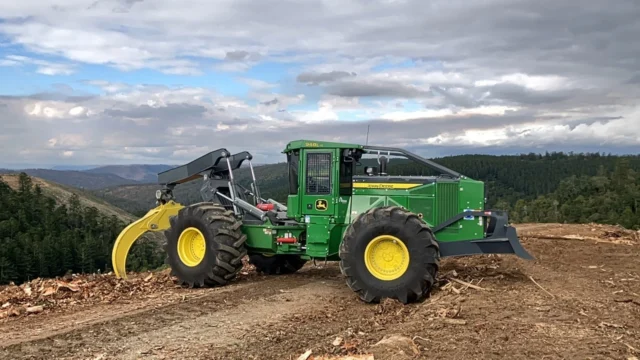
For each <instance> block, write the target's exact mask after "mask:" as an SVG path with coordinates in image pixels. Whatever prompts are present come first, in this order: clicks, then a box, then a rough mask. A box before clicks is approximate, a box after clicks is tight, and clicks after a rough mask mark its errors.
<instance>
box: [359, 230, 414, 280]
mask: <svg viewBox="0 0 640 360" xmlns="http://www.w3.org/2000/svg"><path fill="white" fill-rule="evenodd" d="M364 263H365V265H366V266H367V270H369V272H370V273H371V275H373V276H375V277H376V278H378V279H380V280H386V281H391V280H395V279H397V278H399V277H400V276H402V274H404V273H405V272H406V271H407V268H409V250H408V249H407V247H406V246H405V244H404V243H403V242H402V241H401V240H400V239H398V238H397V237H395V236H391V235H381V236H378V237H376V238H375V239H373V240H371V242H370V243H369V245H367V248H366V249H365V250H364Z"/></svg>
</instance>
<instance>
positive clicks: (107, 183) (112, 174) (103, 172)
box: [0, 165, 173, 190]
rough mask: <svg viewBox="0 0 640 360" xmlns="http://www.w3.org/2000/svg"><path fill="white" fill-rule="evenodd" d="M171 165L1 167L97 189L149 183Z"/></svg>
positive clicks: (2, 170)
mask: <svg viewBox="0 0 640 360" xmlns="http://www.w3.org/2000/svg"><path fill="white" fill-rule="evenodd" d="M172 167H173V166H170V165H108V166H100V167H93V168H90V169H86V170H59V169H58V170H56V169H22V170H13V169H0V173H3V174H16V173H20V172H24V173H26V174H28V175H30V176H35V177H38V178H41V179H45V180H49V181H53V182H56V183H58V184H63V185H68V186H73V187H76V188H79V189H86V190H97V189H104V188H109V187H114V186H121V185H134V184H138V185H140V184H149V183H155V182H156V181H157V180H158V176H157V174H158V173H159V172H162V171H165V170H167V169H170V168H172Z"/></svg>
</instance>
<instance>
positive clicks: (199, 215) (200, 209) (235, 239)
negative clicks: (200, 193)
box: [165, 203, 247, 287]
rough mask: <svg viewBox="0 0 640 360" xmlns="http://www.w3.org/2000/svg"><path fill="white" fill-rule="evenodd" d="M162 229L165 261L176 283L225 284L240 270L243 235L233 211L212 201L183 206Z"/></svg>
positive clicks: (244, 250)
mask: <svg viewBox="0 0 640 360" xmlns="http://www.w3.org/2000/svg"><path fill="white" fill-rule="evenodd" d="M169 222H170V224H171V227H170V228H169V229H168V230H166V231H165V236H166V238H167V243H166V245H165V251H166V253H167V263H168V264H169V265H170V266H171V274H172V275H174V276H176V277H177V278H178V281H179V283H180V284H183V285H188V286H190V287H204V286H217V285H225V284H227V283H228V282H229V281H230V280H232V279H233V278H235V276H236V275H237V273H238V272H239V271H240V270H241V269H242V258H243V257H244V256H245V255H247V250H246V249H245V246H244V243H245V241H246V239H247V237H246V235H244V234H243V233H242V231H241V230H240V228H241V226H242V223H241V222H240V221H239V220H237V219H236V218H235V217H234V215H233V211H228V210H226V209H225V208H224V207H222V206H221V205H219V204H215V203H199V204H194V205H191V206H187V207H185V208H183V209H181V210H180V212H178V214H177V215H176V216H174V217H172V218H171V219H170V220H169Z"/></svg>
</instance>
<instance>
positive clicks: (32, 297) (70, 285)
mask: <svg viewBox="0 0 640 360" xmlns="http://www.w3.org/2000/svg"><path fill="white" fill-rule="evenodd" d="M142 275H144V274H142ZM174 286H175V284H174V282H173V279H172V278H171V276H170V275H169V272H168V271H163V272H159V273H156V274H154V273H149V274H148V275H146V276H144V278H142V277H134V278H131V279H128V280H123V279H118V278H116V277H115V275H113V274H111V273H110V274H92V275H73V276H67V277H66V279H65V277H61V278H56V279H40V278H38V279H34V280H32V281H30V282H27V283H24V284H21V285H19V286H18V285H15V284H10V285H6V286H2V287H0V304H2V307H1V308H0V319H1V318H7V317H19V316H23V315H24V316H27V315H35V314H40V313H44V312H46V311H47V310H49V309H54V308H63V307H67V306H72V305H78V304H100V303H103V304H104V303H111V302H113V301H115V300H119V299H131V298H135V297H137V296H141V295H143V294H145V293H149V292H153V291H155V290H162V289H163V288H172V287H174Z"/></svg>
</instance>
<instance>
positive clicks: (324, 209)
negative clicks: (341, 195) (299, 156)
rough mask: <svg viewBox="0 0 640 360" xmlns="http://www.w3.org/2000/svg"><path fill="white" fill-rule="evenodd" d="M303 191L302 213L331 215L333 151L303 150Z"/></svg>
mask: <svg viewBox="0 0 640 360" xmlns="http://www.w3.org/2000/svg"><path fill="white" fill-rule="evenodd" d="M304 156H305V159H304V160H305V161H304V171H303V174H304V177H303V179H302V180H303V184H304V193H303V194H300V195H301V196H300V197H301V200H302V203H301V204H300V205H301V210H302V213H303V214H304V215H312V216H313V215H320V216H323V215H324V216H327V217H329V216H333V215H334V213H335V203H334V201H333V200H334V198H335V196H334V192H335V189H336V186H337V184H335V181H334V170H335V169H334V162H333V151H331V150H321V149H318V150H315V149H313V150H306V151H305V152H304Z"/></svg>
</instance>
